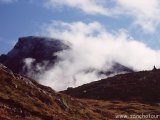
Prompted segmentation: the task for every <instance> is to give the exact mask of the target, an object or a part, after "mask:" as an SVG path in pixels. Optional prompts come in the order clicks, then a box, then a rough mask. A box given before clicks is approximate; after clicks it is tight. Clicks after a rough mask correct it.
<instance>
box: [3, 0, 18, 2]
mask: <svg viewBox="0 0 160 120" xmlns="http://www.w3.org/2000/svg"><path fill="white" fill-rule="evenodd" d="M13 2H17V0H0V3H13Z"/></svg>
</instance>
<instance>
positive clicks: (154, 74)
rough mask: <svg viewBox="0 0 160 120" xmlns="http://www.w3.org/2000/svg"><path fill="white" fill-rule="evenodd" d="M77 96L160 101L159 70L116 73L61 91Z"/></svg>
mask: <svg viewBox="0 0 160 120" xmlns="http://www.w3.org/2000/svg"><path fill="white" fill-rule="evenodd" d="M63 93H66V94H68V95H71V96H74V97H78V98H87V99H88V98H89V99H100V100H140V101H157V102H160V94H159V93H160V70H152V71H142V72H135V73H128V74H122V75H116V76H114V77H110V78H107V79H103V80H100V81H96V82H92V83H89V84H85V85H82V86H79V87H77V88H68V89H67V90H66V91H63Z"/></svg>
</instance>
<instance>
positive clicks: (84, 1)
mask: <svg viewBox="0 0 160 120" xmlns="http://www.w3.org/2000/svg"><path fill="white" fill-rule="evenodd" d="M46 5H47V6H48V7H53V8H55V7H63V6H67V7H71V8H77V9H79V10H81V11H83V12H85V13H87V14H92V15H95V14H96V15H104V16H109V17H116V18H117V16H118V17H121V16H122V17H124V15H125V16H126V17H131V18H133V24H134V25H136V26H137V25H138V26H140V27H141V28H142V29H143V30H144V31H145V32H154V31H155V29H156V27H157V26H158V25H159V23H160V16H159V13H160V1H159V0H101V2H100V0H48V1H47V4H46Z"/></svg>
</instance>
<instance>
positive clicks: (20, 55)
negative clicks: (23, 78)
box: [0, 36, 69, 75]
mask: <svg viewBox="0 0 160 120" xmlns="http://www.w3.org/2000/svg"><path fill="white" fill-rule="evenodd" d="M66 49H69V47H68V45H67V43H66V44H64V42H62V41H60V40H57V39H52V38H46V37H35V36H29V37H22V38H19V40H18V42H17V43H16V45H15V46H14V48H13V49H12V50H11V51H10V52H8V54H7V55H4V54H3V55H1V56H0V63H2V64H4V65H5V66H7V67H8V68H9V69H11V70H12V71H13V72H16V73H20V74H22V75H27V73H28V72H29V71H32V72H33V74H34V73H39V72H40V70H38V69H37V66H39V67H41V68H42V67H43V66H45V69H44V70H47V69H49V68H50V67H51V66H53V65H54V64H55V62H56V61H58V58H57V55H56V52H59V51H62V50H66ZM28 58H29V60H30V61H29V62H32V64H30V63H29V64H30V65H28V66H27V65H26V64H25V60H27V59H28ZM26 63H27V61H26ZM43 68H44V67H43Z"/></svg>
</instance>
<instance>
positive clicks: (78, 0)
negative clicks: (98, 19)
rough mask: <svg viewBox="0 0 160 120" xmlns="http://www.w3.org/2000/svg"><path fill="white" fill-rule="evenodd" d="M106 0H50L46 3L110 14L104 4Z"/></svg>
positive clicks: (90, 12) (52, 5)
mask: <svg viewBox="0 0 160 120" xmlns="http://www.w3.org/2000/svg"><path fill="white" fill-rule="evenodd" d="M104 1H105V0H101V2H99V1H98V0H48V1H47V3H46V5H47V6H48V7H60V6H68V7H72V8H77V9H80V10H82V11H83V12H85V13H88V14H102V15H108V13H107V11H106V9H105V8H104V6H103V4H102V3H104Z"/></svg>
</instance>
